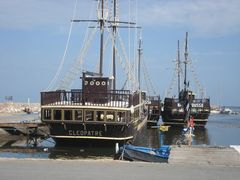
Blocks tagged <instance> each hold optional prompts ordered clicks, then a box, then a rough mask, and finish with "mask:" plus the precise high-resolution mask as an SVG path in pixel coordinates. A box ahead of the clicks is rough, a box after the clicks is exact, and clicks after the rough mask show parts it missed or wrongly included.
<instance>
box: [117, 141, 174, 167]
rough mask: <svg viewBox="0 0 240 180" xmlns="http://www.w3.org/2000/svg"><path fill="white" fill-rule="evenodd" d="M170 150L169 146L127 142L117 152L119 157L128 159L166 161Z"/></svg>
mask: <svg viewBox="0 0 240 180" xmlns="http://www.w3.org/2000/svg"><path fill="white" fill-rule="evenodd" d="M170 151H171V148H170V146H161V147H160V148H148V147H141V146H134V145H130V144H127V145H124V146H122V147H121V148H120V151H119V153H120V159H126V160H130V161H145V162H159V163H167V162H168V158H169V154H170Z"/></svg>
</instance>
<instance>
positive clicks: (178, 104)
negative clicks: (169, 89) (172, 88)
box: [162, 98, 210, 126]
mask: <svg viewBox="0 0 240 180" xmlns="http://www.w3.org/2000/svg"><path fill="white" fill-rule="evenodd" d="M186 106H187V105H186V101H183V100H182V101H180V100H179V99H173V98H165V100H164V110H163V112H162V121H163V122H164V123H165V124H169V125H185V124H186V116H187V115H189V116H192V117H193V118H194V123H195V125H196V126H205V125H206V124H207V122H208V117H209V114H210V100H209V99H194V100H192V102H191V105H190V106H191V107H190V108H189V110H188V112H187V111H186V110H185V109H186V108H187V107H186ZM187 113H188V114H187Z"/></svg>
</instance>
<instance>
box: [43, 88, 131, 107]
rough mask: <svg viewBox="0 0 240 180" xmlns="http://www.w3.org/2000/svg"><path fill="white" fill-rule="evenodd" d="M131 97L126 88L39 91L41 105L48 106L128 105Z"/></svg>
mask: <svg viewBox="0 0 240 180" xmlns="http://www.w3.org/2000/svg"><path fill="white" fill-rule="evenodd" d="M132 99H133V98H132V95H131V94H130V91H128V90H110V91H107V92H104V93H87V92H82V90H72V91H50V92H41V105H48V106H55V105H60V106H68V105H69V106H70V105H85V106H106V107H130V106H131V105H132V101H133V100H132Z"/></svg>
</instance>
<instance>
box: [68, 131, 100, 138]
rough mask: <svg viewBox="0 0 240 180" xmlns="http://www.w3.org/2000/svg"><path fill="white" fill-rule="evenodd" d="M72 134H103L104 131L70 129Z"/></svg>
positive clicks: (69, 133)
mask: <svg viewBox="0 0 240 180" xmlns="http://www.w3.org/2000/svg"><path fill="white" fill-rule="evenodd" d="M68 135H70V136H100V137H101V136H102V131H86V130H69V131H68Z"/></svg>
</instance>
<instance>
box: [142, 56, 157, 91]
mask: <svg viewBox="0 0 240 180" xmlns="http://www.w3.org/2000/svg"><path fill="white" fill-rule="evenodd" d="M142 62H143V63H142V64H143V72H144V76H146V77H144V78H145V79H146V80H145V81H146V83H147V82H148V83H149V86H150V90H151V91H152V92H153V94H154V95H157V93H156V90H155V88H154V86H153V83H152V81H151V79H150V76H149V73H148V70H147V66H146V64H145V61H144V58H142ZM148 91H149V88H148ZM149 92H150V91H149Z"/></svg>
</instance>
